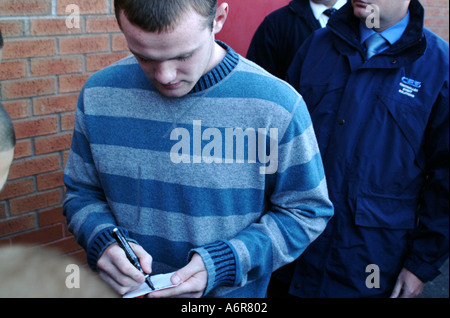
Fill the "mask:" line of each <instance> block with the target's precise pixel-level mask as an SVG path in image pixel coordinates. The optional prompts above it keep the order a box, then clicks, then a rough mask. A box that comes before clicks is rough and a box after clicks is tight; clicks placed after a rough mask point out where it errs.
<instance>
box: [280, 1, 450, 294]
mask: <svg viewBox="0 0 450 318" xmlns="http://www.w3.org/2000/svg"><path fill="white" fill-rule="evenodd" d="M424 16H425V14H424V8H423V7H422V5H421V4H420V2H419V1H418V0H398V1H392V0H370V1H360V0H352V1H351V3H348V4H347V5H346V6H344V7H343V8H342V9H341V10H339V12H337V13H336V14H335V15H334V16H333V19H332V20H330V22H329V23H328V26H327V28H325V29H322V30H320V31H317V32H316V33H314V35H313V36H311V37H310V38H309V39H308V40H307V41H306V42H305V43H304V45H303V46H302V47H301V49H300V50H299V51H298V54H297V55H296V57H295V59H294V61H293V63H292V65H291V67H290V68H289V70H288V76H287V79H288V82H289V83H291V84H292V85H293V86H294V87H295V88H296V89H297V90H298V91H299V92H300V93H301V95H302V96H303V97H304V99H305V101H306V104H307V105H308V108H309V111H310V114H311V117H312V120H313V125H314V128H315V130H316V133H317V138H318V142H319V146H320V151H321V153H322V157H323V160H324V165H325V172H326V176H327V180H328V185H329V193H330V198H331V200H332V202H333V204H334V205H335V215H334V217H333V219H332V220H331V221H330V222H329V223H328V226H327V228H326V230H325V231H324V232H323V233H322V235H321V236H320V237H319V238H318V239H317V240H316V241H315V242H313V243H312V244H311V245H310V246H309V248H308V249H307V250H306V252H305V253H304V254H303V255H302V256H301V257H300V258H299V260H298V261H297V271H296V272H295V273H294V274H293V277H292V280H291V281H290V282H291V286H290V292H291V294H293V295H296V296H300V297H416V296H418V295H420V293H421V292H422V290H423V287H424V284H425V283H426V282H429V281H431V280H433V279H434V278H435V277H437V276H438V275H439V273H440V272H439V268H440V267H441V266H442V264H443V263H444V262H445V260H446V259H448V255H449V163H450V158H449V46H448V43H447V42H445V41H444V40H443V39H441V38H439V37H438V36H436V35H435V34H434V33H432V32H431V31H430V30H428V29H427V28H425V27H424Z"/></svg>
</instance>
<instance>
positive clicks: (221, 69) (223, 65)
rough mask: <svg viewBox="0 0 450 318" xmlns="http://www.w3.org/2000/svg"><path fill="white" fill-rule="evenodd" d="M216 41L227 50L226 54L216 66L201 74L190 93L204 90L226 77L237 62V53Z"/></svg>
mask: <svg viewBox="0 0 450 318" xmlns="http://www.w3.org/2000/svg"><path fill="white" fill-rule="evenodd" d="M216 42H217V44H219V45H220V46H221V47H223V48H224V49H225V50H226V51H227V54H226V55H225V57H224V58H223V60H222V62H220V63H219V64H218V65H217V66H216V67H214V68H213V69H212V70H211V71H209V72H208V73H206V74H205V75H203V76H202V77H201V78H200V79H199V80H198V82H197V84H195V86H194V88H193V89H192V90H191V92H190V94H193V93H198V92H201V91H204V90H206V89H208V88H210V87H212V86H214V85H215V84H217V83H219V82H220V81H221V80H223V79H224V78H225V77H227V75H228V74H230V73H231V71H233V69H234V68H235V67H236V65H237V64H238V62H239V55H238V54H237V53H236V52H235V51H234V50H233V49H232V48H231V47H229V46H228V45H226V44H225V43H223V42H221V41H216Z"/></svg>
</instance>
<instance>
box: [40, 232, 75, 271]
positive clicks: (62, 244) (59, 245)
mask: <svg viewBox="0 0 450 318" xmlns="http://www.w3.org/2000/svg"><path fill="white" fill-rule="evenodd" d="M44 246H45V247H47V248H54V249H56V250H58V251H60V252H61V253H63V254H67V253H73V252H78V251H80V249H81V247H80V245H78V243H77V240H76V239H75V237H73V236H72V237H65V238H63V239H61V240H58V241H56V242H51V243H48V244H45V245H44ZM80 265H81V264H80Z"/></svg>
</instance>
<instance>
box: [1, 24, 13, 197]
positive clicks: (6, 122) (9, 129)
mask: <svg viewBox="0 0 450 318" xmlns="http://www.w3.org/2000/svg"><path fill="white" fill-rule="evenodd" d="M2 52H3V37H2V32H1V30H0V64H1V62H2ZM15 145H16V135H15V133H14V127H13V124H12V121H11V117H10V116H9V114H8V112H7V111H6V109H5V108H4V107H3V105H2V104H1V103H0V191H1V190H2V189H3V187H4V186H5V183H6V180H7V179H8V173H9V168H10V166H11V163H12V161H13V158H14V146H15Z"/></svg>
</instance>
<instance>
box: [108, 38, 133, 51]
mask: <svg viewBox="0 0 450 318" xmlns="http://www.w3.org/2000/svg"><path fill="white" fill-rule="evenodd" d="M111 46H112V51H113V52H117V51H128V52H129V49H128V43H127V40H126V39H125V36H124V35H123V34H114V35H113V36H112V44H111Z"/></svg>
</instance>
